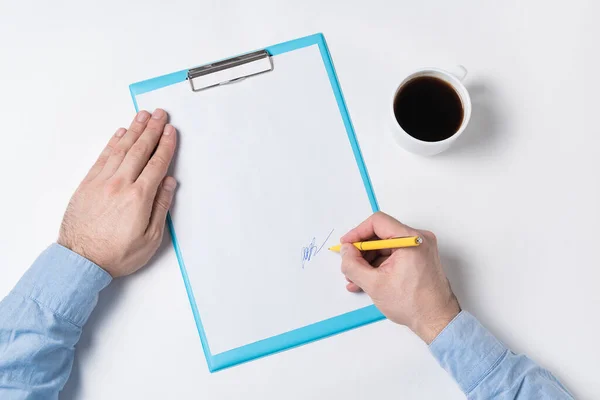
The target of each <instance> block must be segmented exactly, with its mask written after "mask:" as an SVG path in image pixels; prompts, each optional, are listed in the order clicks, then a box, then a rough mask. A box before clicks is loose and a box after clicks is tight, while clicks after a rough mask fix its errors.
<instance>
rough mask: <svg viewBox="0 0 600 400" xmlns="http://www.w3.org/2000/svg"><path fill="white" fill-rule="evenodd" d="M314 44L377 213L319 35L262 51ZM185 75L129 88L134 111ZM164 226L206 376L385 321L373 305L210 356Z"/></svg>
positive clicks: (171, 229) (177, 250)
mask: <svg viewBox="0 0 600 400" xmlns="http://www.w3.org/2000/svg"><path fill="white" fill-rule="evenodd" d="M315 44H316V45H318V46H319V51H320V53H321V57H322V58H323V63H324V65H325V69H326V70H327V75H328V76H329V81H330V83H331V88H332V90H333V93H334V95H335V99H336V102H337V104H338V108H339V110H340V114H341V116H342V120H343V122H344V126H345V128H346V132H347V134H348V139H349V141H350V144H351V146H352V151H353V153H354V157H355V159H356V163H357V166H358V169H359V171H360V175H361V177H362V180H363V184H364V185H365V190H366V191H367V195H368V197H369V202H370V204H371V208H372V210H373V212H375V211H378V210H379V205H378V203H377V199H376V197H375V193H374V192H373V187H372V184H371V179H370V178H369V174H368V172H367V168H366V166H365V163H364V160H363V157H362V153H361V151H360V146H359V145H358V140H357V139H356V134H355V132H354V127H353V125H352V121H351V120H350V115H349V113H348V109H347V107H346V102H345V100H344V96H343V94H342V89H341V88H340V84H339V81H338V78H337V74H336V72H335V68H334V66H333V61H332V60H331V55H330V53H329V49H328V48H327V43H326V41H325V37H324V36H323V34H322V33H317V34H314V35H310V36H306V37H303V38H299V39H295V40H291V41H289V42H284V43H280V44H276V45H273V46H270V47H267V48H266V50H267V51H268V52H269V54H271V55H272V56H275V55H278V54H283V53H286V52H288V51H292V50H297V49H300V48H303V47H307V46H312V45H315ZM187 71H188V70H187V69H185V70H181V71H177V72H173V73H171V74H167V75H163V76H159V77H156V78H152V79H148V80H145V81H141V82H137V83H134V84H131V85H130V86H129V91H130V93H131V98H132V99H133V104H134V106H135V110H136V111H139V109H138V104H137V101H136V98H135V96H136V95H139V94H142V93H146V92H150V91H153V90H157V89H160V88H163V87H165V86H169V85H173V84H175V83H179V82H182V81H185V80H186V78H187ZM167 225H168V227H169V232H170V234H171V239H172V241H173V247H174V249H175V254H176V256H177V260H178V262H179V268H180V270H181V276H182V278H183V282H184V285H185V288H186V291H187V294H188V299H189V301H190V306H191V308H192V313H193V315H194V320H195V321H196V327H197V329H198V334H199V336H200V341H201V343H202V349H203V351H204V356H205V357H206V361H207V364H208V369H209V371H210V372H216V371H219V370H221V369H224V368H228V367H231V366H234V365H237V364H241V363H244V362H247V361H250V360H253V359H256V358H260V357H265V356H268V355H271V354H274V353H279V352H281V351H285V350H288V349H291V348H293V347H297V346H300V345H303V344H306V343H310V342H313V341H315V340H319V339H323V338H325V337H328V336H332V335H336V334H339V333H342V332H344V331H347V330H349V329H353V328H356V327H359V326H363V325H366V324H369V323H372V322H375V321H379V320H382V319H384V318H385V316H384V315H383V314H381V312H380V311H379V310H378V309H377V308H376V307H375V306H374V305H371V306H367V307H363V308H360V309H358V310H354V311H351V312H348V313H345V314H342V315H338V316H336V317H332V318H329V319H326V320H324V321H319V322H316V323H314V324H311V325H307V326H305V327H302V328H298V329H295V330H292V331H289V332H285V333H282V334H280V335H277V336H273V337H270V338H266V339H263V340H259V341H257V342H254V343H250V344H248V345H244V346H241V347H238V348H235V349H232V350H228V351H225V352H223V353H219V354H214V355H213V354H212V353H211V351H210V347H209V345H208V340H207V338H206V333H205V331H204V327H203V325H202V320H201V318H200V314H199V312H198V308H197V306H196V300H195V298H194V293H193V291H192V286H191V284H190V281H189V279H188V275H187V270H186V268H185V264H184V261H183V256H182V253H181V249H180V247H179V243H178V241H177V235H176V233H175V227H174V226H173V220H172V219H171V216H170V215H167Z"/></svg>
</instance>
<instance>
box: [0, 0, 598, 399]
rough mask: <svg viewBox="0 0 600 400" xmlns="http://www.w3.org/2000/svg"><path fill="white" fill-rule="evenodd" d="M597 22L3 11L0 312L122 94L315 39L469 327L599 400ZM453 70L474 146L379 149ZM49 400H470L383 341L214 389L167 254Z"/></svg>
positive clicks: (299, 12) (270, 362)
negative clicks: (419, 151)
mask: <svg viewBox="0 0 600 400" xmlns="http://www.w3.org/2000/svg"><path fill="white" fill-rule="evenodd" d="M94 3H95V4H94ZM599 12H600V7H599V6H598V3H597V2H592V1H591V0H590V1H587V2H586V1H573V2H569V3H563V4H562V5H561V6H557V5H551V4H549V3H548V2H543V1H529V2H517V1H513V2H493V1H489V2H488V1H483V2H470V1H466V0H459V1H454V2H445V1H435V2H433V1H430V2H417V1H411V2H408V1H387V2H384V1H368V2H365V1H352V2H348V1H345V2H342V1H337V2H322V1H316V0H304V1H302V2H299V1H298V2H289V1H285V2H284V1H272V2H256V1H254V2H250V1H237V2H226V1H212V2H207V1H198V0H196V1H191V0H173V1H170V2H160V1H155V0H149V1H137V0H135V1H133V0H130V1H116V0H103V1H98V2H85V1H70V2H66V1H60V0H58V1H51V2H50V1H37V2H34V1H29V0H25V1H18V2H17V1H9V0H2V1H1V2H0V49H1V53H0V54H1V55H0V58H1V62H0V110H1V111H0V115H1V117H2V140H1V142H0V151H1V154H2V156H1V157H0V171H1V173H0V177H1V179H2V182H1V183H0V186H1V187H2V189H1V193H0V202H1V209H2V211H3V214H4V215H3V224H2V226H3V229H1V230H0V294H1V295H4V294H6V293H8V291H9V290H10V288H11V287H12V286H13V285H14V284H15V283H16V281H17V280H18V279H19V277H20V276H21V274H22V273H23V272H24V271H25V270H26V268H27V267H28V266H29V264H30V263H31V262H32V261H33V260H34V258H35V257H36V256H37V254H38V253H39V252H40V251H41V250H43V249H44V248H45V247H46V246H47V245H48V244H49V243H50V242H52V241H53V240H55V238H56V234H57V230H58V226H59V223H60V220H61V217H62V213H63V211H64V208H65V206H66V204H67V201H68V199H69V197H70V196H71V193H72V192H73V191H74V189H75V188H76V187H77V185H78V183H79V181H80V179H81V178H82V177H83V175H84V173H85V172H86V170H87V168H88V167H89V166H90V165H91V163H92V162H93V160H94V159H95V157H96V155H97V154H98V153H99V151H100V150H101V148H102V147H103V146H104V144H105V142H106V141H107V140H108V139H109V137H110V135H111V134H113V132H114V131H115V130H116V128H118V127H119V126H122V125H125V126H126V125H127V124H128V123H129V121H130V119H131V118H132V116H133V113H134V110H133V105H132V102H131V98H130V96H129V91H128V85H129V84H130V83H132V82H135V81H138V80H141V79H145V78H150V77H154V76H157V75H160V74H164V73H168V72H172V71H175V70H180V69H182V68H185V67H187V66H194V65H197V64H199V63H202V62H208V61H212V60H215V59H220V58H223V57H227V56H230V55H233V54H239V53H242V52H244V51H248V50H251V49H255V48H259V47H262V46H267V45H270V44H275V43H279V42H282V41H286V40H289V39H293V38H296V37H300V36H304V35H307V34H312V33H315V32H321V31H322V32H324V33H325V36H326V38H327V40H328V44H329V47H330V50H331V53H332V56H333V59H334V62H335V66H336V69H337V72H338V76H339V79H340V82H341V85H342V88H343V91H344V95H345V97H346V100H347V104H348V107H349V110H350V114H351V116H352V119H353V122H354V126H355V128H356V132H357V135H358V138H359V141H360V144H361V146H362V150H363V154H364V157H365V160H366V163H367V166H368V168H369V172H370V175H371V178H372V181H373V185H374V188H375V192H376V194H377V197H378V199H379V202H380V205H381V208H382V209H383V210H385V211H387V212H388V213H391V214H392V215H395V216H396V217H398V218H400V219H401V220H403V221H405V222H406V223H409V224H413V225H415V226H417V227H422V228H428V229H431V230H433V231H434V232H436V233H437V234H438V237H439V242H440V247H441V253H442V258H443V261H444V264H445V268H446V270H447V273H448V275H449V277H450V280H451V283H452V286H453V288H454V290H455V292H456V294H457V296H458V298H459V299H460V301H461V304H462V305H463V307H464V308H466V309H468V310H470V311H471V312H472V313H473V314H475V315H476V316H477V317H479V318H480V320H481V321H482V322H484V323H485V324H486V325H487V326H488V327H489V328H490V329H491V330H492V331H493V332H494V333H495V334H496V335H497V336H498V337H499V338H500V339H501V340H503V341H504V342H506V343H507V344H508V345H509V346H510V347H511V348H512V349H513V350H514V351H517V352H526V353H527V354H528V355H529V356H530V357H532V358H533V359H534V360H536V361H538V362H539V363H540V364H542V365H543V366H545V367H547V368H549V369H550V370H551V371H553V372H554V374H555V375H556V376H557V377H558V378H559V379H561V380H562V381H563V383H564V384H565V385H566V386H567V387H568V388H570V389H571V390H572V391H573V393H574V394H575V395H576V397H578V398H592V397H596V396H598V395H599V394H600V379H598V373H599V372H600V368H599V367H598V362H597V358H598V354H600V344H598V343H599V342H598V340H597V337H598V336H599V334H600V317H599V316H598V306H600V290H598V289H597V287H598V278H600V272H598V271H599V268H598V266H599V265H598V264H599V263H598V253H597V246H598V245H597V243H598V239H599V235H598V232H597V231H598V228H597V227H598V225H599V224H600V214H599V212H598V204H599V202H600V190H599V183H598V171H599V168H600V158H599V157H598V156H597V151H598V148H599V145H600V129H599V128H598V113H599V111H598V110H599V109H600V100H599V98H598V93H600V84H599V79H598V73H597V71H598V70H600V57H599V56H598V54H599V53H598V50H597V48H598V46H597V43H596V42H597V40H598V37H600V28H599V27H598V25H597V24H596V19H597V15H599ZM458 63H460V64H464V65H465V66H466V67H467V68H468V69H469V71H470V75H469V77H468V78H467V81H466V84H467V87H468V88H469V90H470V91H471V96H472V100H473V116H472V120H471V124H470V126H469V128H468V130H467V131H466V132H465V134H464V136H463V137H462V138H461V140H460V141H459V142H458V143H457V145H456V147H455V148H453V149H451V150H450V151H449V152H448V153H445V154H443V155H441V156H439V157H435V158H421V157H417V156H413V155H411V154H408V153H406V152H405V151H403V150H402V149H400V148H399V147H397V146H396V145H395V144H394V142H393V141H392V140H391V138H390V137H389V136H388V135H387V134H386V132H385V130H384V125H385V122H386V118H387V110H388V108H389V106H390V104H389V101H390V95H391V93H392V92H393V90H394V87H395V85H396V84H397V83H398V82H399V81H400V80H401V79H402V78H403V77H404V76H405V75H406V74H407V73H408V72H410V71H411V70H413V69H415V68H418V67H421V66H438V67H448V66H453V65H456V64H458ZM357 222H358V221H357ZM342 284H344V282H343V281H342V278H341V277H340V285H342ZM62 397H63V398H65V399H70V398H85V399H106V398H144V399H151V398H156V399H159V398H160V399H162V398H203V399H232V398H242V397H243V398H247V399H282V398H285V399H306V398H310V399H331V398H336V399H338V398H339V399H363V398H371V399H432V398H445V399H460V398H463V395H462V394H461V392H460V390H459V389H458V387H457V386H456V385H455V384H454V382H453V381H452V379H451V378H450V377H449V376H447V375H446V373H445V372H444V371H443V370H442V369H441V368H439V366H438V365H437V363H436V362H435V360H434V359H433V358H432V357H431V355H430V354H429V352H428V349H427V347H426V346H425V345H424V344H423V343H421V342H420V341H419V340H418V339H417V338H416V337H415V336H413V335H412V334H411V333H410V332H408V331H407V330H406V329H405V328H402V327H399V326H396V325H394V324H392V323H390V322H387V321H386V322H379V323H376V324H373V325H370V326H366V327H363V328H360V329H356V330H353V331H351V332H347V333H344V334H341V335H338V336H335V337H332V338H329V339H326V340H322V341H319V342H316V343H312V344H310V345H307V346H303V347H300V348H296V349H293V350H291V351H286V352H283V353H280V354H277V355H274V356H270V357H267V358H263V359H260V360H257V361H253V362H250V363H247V364H244V365H241V366H237V367H235V368H230V369H228V370H225V371H221V372H218V373H215V374H209V373H208V370H207V368H206V363H205V360H204V357H203V355H202V349H201V345H200V341H199V339H198V335H197V332H196V328H195V326H194V321H193V318H192V314H191V312H190V307H189V304H188V300H187V297H186V294H185V290H184V287H183V282H182V279H181V276H180V273H179V269H178V266H177V261H176V258H175V255H174V252H173V250H172V249H171V247H170V244H169V242H168V238H166V239H165V243H164V246H163V248H162V249H161V251H160V253H159V255H158V256H157V257H156V259H155V260H154V261H153V262H152V265H150V266H149V267H148V268H147V269H145V270H143V271H142V272H140V273H138V274H136V275H135V276H132V277H130V278H128V279H122V280H119V281H115V282H114V283H113V284H112V285H111V286H110V287H109V288H108V289H106V290H105V291H104V292H103V293H102V296H101V299H100V303H99V305H98V308H97V309H96V311H95V313H94V314H93V315H92V318H91V320H90V321H89V323H88V325H87V326H86V327H85V331H84V334H83V337H82V339H81V342H80V344H79V346H78V348H77V355H76V360H75V365H74V369H73V373H72V376H71V379H70V381H69V382H68V384H67V386H66V388H65V391H64V392H63V396H62Z"/></svg>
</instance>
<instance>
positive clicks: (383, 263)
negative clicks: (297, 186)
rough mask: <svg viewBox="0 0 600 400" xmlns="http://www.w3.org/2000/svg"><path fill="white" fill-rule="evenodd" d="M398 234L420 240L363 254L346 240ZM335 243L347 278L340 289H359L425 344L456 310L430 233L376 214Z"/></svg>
mask: <svg viewBox="0 0 600 400" xmlns="http://www.w3.org/2000/svg"><path fill="white" fill-rule="evenodd" d="M402 236H420V237H421V238H422V239H423V243H422V244H421V245H420V246H418V247H409V248H401V249H393V250H378V251H368V252H364V253H361V252H360V251H359V250H358V249H357V248H356V247H354V246H352V245H351V244H349V243H353V242H359V241H365V240H374V239H391V238H395V237H402ZM341 242H342V244H343V245H342V249H341V255H342V273H343V274H344V275H345V276H346V279H347V280H348V281H349V283H348V284H347V285H346V288H347V289H348V290H349V291H351V292H357V291H360V290H363V291H365V292H366V293H367V294H368V295H369V297H371V299H372V300H373V303H374V304H375V306H377V308H378V309H379V310H380V311H381V312H382V313H383V314H384V315H385V316H386V317H387V318H388V319H389V320H391V321H394V322H396V323H398V324H401V325H406V326H407V327H409V328H410V329H411V330H412V331H413V332H415V333H416V334H417V335H418V336H419V337H420V338H421V339H423V341H425V343H427V344H430V343H431V342H432V341H433V339H435V337H436V336H437V335H438V334H439V333H440V332H441V331H442V330H443V329H444V328H445V327H446V325H448V323H449V322H450V321H452V319H453V318H454V317H455V316H456V315H457V314H458V313H459V312H460V306H459V304H458V300H457V299H456V296H454V293H452V289H451V288H450V284H449V282H448V279H447V278H446V275H445V274H444V271H443V269H442V264H441V262H440V257H439V254H438V247H437V240H436V237H435V235H434V234H433V233H431V232H429V231H421V230H417V229H413V228H411V227H409V226H406V225H404V224H402V223H400V222H398V221H397V220H395V219H394V218H392V217H390V216H389V215H387V214H384V213H382V212H378V213H375V214H373V215H372V216H370V217H369V218H368V219H367V220H365V221H364V222H363V223H361V224H360V225H359V226H357V227H356V228H354V229H353V230H351V231H350V232H348V233H347V234H345V235H344V236H343V237H342V238H341Z"/></svg>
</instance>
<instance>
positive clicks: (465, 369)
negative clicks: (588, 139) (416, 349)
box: [429, 311, 573, 400]
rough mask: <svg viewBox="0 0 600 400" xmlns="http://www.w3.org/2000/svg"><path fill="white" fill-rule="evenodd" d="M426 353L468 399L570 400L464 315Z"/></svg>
mask: <svg viewBox="0 0 600 400" xmlns="http://www.w3.org/2000/svg"><path fill="white" fill-rule="evenodd" d="M429 349H430V350H431V352H432V353H433V356H434V357H435V358H436V359H437V360H438V362H439V363H440V365H441V366H442V368H444V369H445V370H446V371H448V373H449V374H450V375H452V377H453V378H454V380H455V381H456V382H457V383H458V385H459V386H460V388H461V389H462V391H463V392H464V393H465V394H466V395H467V398H468V399H472V400H482V399H498V400H505V399H506V400H508V399H511V400H512V399H528V400H529V399H553V400H560V399H573V397H572V396H571V394H570V393H569V392H568V391H567V389H566V388H565V387H564V386H563V385H561V384H560V382H558V380H557V379H556V378H555V377H554V376H552V374H550V372H548V371H547V370H545V369H543V368H541V367H539V366H538V365H537V364H535V363H534V362H533V361H531V360H530V359H529V358H527V357H526V356H524V355H517V354H514V353H512V352H511V351H510V350H508V349H507V348H506V347H505V346H504V345H503V344H502V343H500V341H499V340H498V339H496V338H495V337H494V336H493V335H492V334H491V333H490V332H489V331H488V330H487V329H485V328H484V327H483V325H481V324H480V323H479V321H477V319H476V318H475V317H473V316H472V315H471V314H469V313H468V312H466V311H461V312H460V313H459V314H458V315H457V316H456V318H454V320H452V322H450V323H449V324H448V326H446V328H445V329H444V330H443V331H442V332H441V333H440V334H439V335H438V336H437V338H435V340H434V341H433V342H432V343H431V344H430V345H429Z"/></svg>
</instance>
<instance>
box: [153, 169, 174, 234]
mask: <svg viewBox="0 0 600 400" xmlns="http://www.w3.org/2000/svg"><path fill="white" fill-rule="evenodd" d="M176 187H177V181H176V180H175V178H173V177H172V176H167V177H166V178H165V179H164V180H163V182H162V184H161V185H160V186H159V188H158V192H157V193H156V198H155V199H154V205H153V206H152V215H151V216H150V224H149V225H148V230H149V231H150V232H154V233H156V234H158V235H160V237H162V232H163V230H164V229H165V220H166V219H167V212H168V211H169V208H170V207H171V203H172V202H173V196H174V195H175V188H176Z"/></svg>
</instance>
